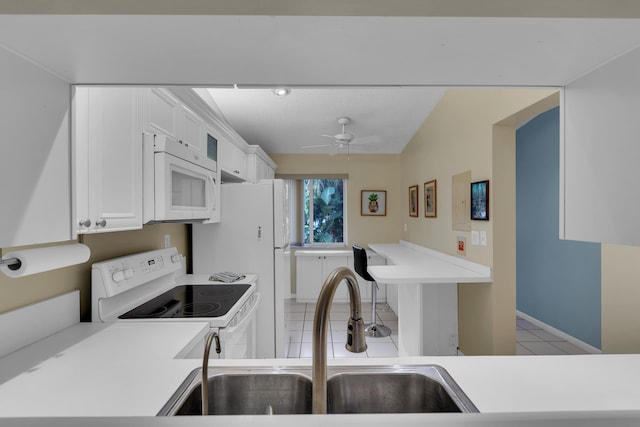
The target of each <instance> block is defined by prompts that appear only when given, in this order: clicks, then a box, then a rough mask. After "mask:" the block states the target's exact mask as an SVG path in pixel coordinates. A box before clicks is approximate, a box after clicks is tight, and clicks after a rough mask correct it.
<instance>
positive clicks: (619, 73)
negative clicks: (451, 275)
mask: <svg viewBox="0 0 640 427" xmlns="http://www.w3.org/2000/svg"><path fill="white" fill-rule="evenodd" d="M639 68H640V50H639V49H636V50H635V51H632V52H629V53H627V54H626V55H623V56H621V57H619V58H616V59H614V60H613V61H611V62H609V63H608V64H606V65H604V66H602V67H600V68H598V69H596V70H595V71H593V72H591V73H589V74H587V75H585V76H583V77H581V78H579V79H577V80H576V81H574V82H572V83H570V84H568V85H567V86H566V88H565V90H564V104H563V105H562V106H561V108H562V111H563V116H564V122H561V123H562V124H561V126H562V125H564V129H561V132H560V134H561V138H560V141H561V151H560V153H561V158H560V180H561V185H560V237H561V238H564V239H569V240H582V241H590V242H602V243H616V244H625V245H640V227H638V212H639V211H640V192H639V191H638V190H637V184H638V182H640V168H638V159H640V144H639V143H638V135H640V121H639V120H638V111H640V73H638V69H639ZM563 137H564V138H563Z"/></svg>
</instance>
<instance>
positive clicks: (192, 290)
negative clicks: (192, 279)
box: [118, 284, 251, 319]
mask: <svg viewBox="0 0 640 427" xmlns="http://www.w3.org/2000/svg"><path fill="white" fill-rule="evenodd" d="M250 287H251V285H246V284H238V285H182V286H176V287H175V288H173V289H171V290H168V291H167V292H165V293H163V294H161V295H158V296H157V297H155V298H153V299H150V300H149V301H147V302H145V303H144V304H142V305H139V306H138V307H136V308H134V309H133V310H131V311H128V312H126V313H124V314H122V315H120V316H118V318H119V319H151V318H170V317H220V316H224V315H225V314H227V312H228V311H229V310H230V309H231V307H233V305H234V304H235V303H236V302H237V301H238V300H239V299H240V298H241V297H242V295H244V293H245V292H246V291H247V290H248V289H249V288H250Z"/></svg>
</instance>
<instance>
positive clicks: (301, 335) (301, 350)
mask: <svg viewBox="0 0 640 427" xmlns="http://www.w3.org/2000/svg"><path fill="white" fill-rule="evenodd" d="M315 309H316V305H315V304H314V303H296V302H295V300H287V301H286V302H285V318H286V319H287V321H288V329H289V337H288V341H289V352H288V354H287V357H290V358H311V335H312V328H313V316H314V313H315ZM362 311H363V315H364V321H365V324H368V323H370V322H371V304H370V303H362ZM376 311H377V320H376V322H377V323H378V324H383V325H386V326H388V327H389V328H391V335H390V336H388V337H383V338H372V337H367V351H366V352H364V353H350V352H349V351H347V349H346V348H345V347H344V346H345V343H346V337H347V319H348V318H349V304H348V303H340V302H334V303H333V304H332V306H331V313H330V314H329V328H328V330H327V357H335V358H338V357H397V356H398V346H397V344H396V343H397V339H398V317H397V316H396V314H395V313H394V312H393V311H392V310H391V309H390V308H389V306H388V305H387V304H383V303H378V305H377V310H376Z"/></svg>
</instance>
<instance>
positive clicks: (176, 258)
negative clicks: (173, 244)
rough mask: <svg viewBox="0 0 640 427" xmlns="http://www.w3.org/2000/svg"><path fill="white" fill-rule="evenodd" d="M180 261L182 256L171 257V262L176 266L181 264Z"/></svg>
mask: <svg viewBox="0 0 640 427" xmlns="http://www.w3.org/2000/svg"><path fill="white" fill-rule="evenodd" d="M180 259H181V257H180V254H176V255H171V262H172V263H174V264H176V263H179V262H180Z"/></svg>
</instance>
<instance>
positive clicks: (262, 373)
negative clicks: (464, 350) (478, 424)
mask: <svg viewBox="0 0 640 427" xmlns="http://www.w3.org/2000/svg"><path fill="white" fill-rule="evenodd" d="M201 373H202V371H201V369H196V370H194V371H193V372H192V373H191V374H190V375H189V376H188V377H187V379H186V380H185V381H184V382H183V384H182V385H181V386H180V387H179V388H178V390H176V392H175V393H174V395H173V396H172V397H171V399H170V400H169V402H167V404H166V405H165V406H164V407H163V408H162V410H161V411H160V412H159V413H158V415H160V416H166V415H200V414H201V413H202V400H201V399H202V398H201V381H200V377H201ZM327 377H328V381H327V404H328V406H327V407H328V412H329V413H336V414H339V413H360V414H364V413H407V412H418V413H422V412H478V409H477V408H476V407H475V406H474V405H473V403H472V402H471V401H470V400H469V398H468V397H467V396H466V395H465V394H464V392H463V391H462V390H461V389H460V387H459V386H458V385H457V384H456V382H455V381H454V380H453V378H451V376H450V375H449V374H448V373H447V371H446V370H444V369H443V368H442V367H440V366H437V365H403V366H340V367H337V366H329V367H328V368H327ZM311 393H312V385H311V368H305V367H300V368H298V367H286V368H214V367H211V368H210V369H209V413H210V414H211V415H256V414H310V413H311V410H312V396H311Z"/></svg>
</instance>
